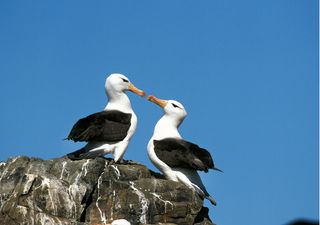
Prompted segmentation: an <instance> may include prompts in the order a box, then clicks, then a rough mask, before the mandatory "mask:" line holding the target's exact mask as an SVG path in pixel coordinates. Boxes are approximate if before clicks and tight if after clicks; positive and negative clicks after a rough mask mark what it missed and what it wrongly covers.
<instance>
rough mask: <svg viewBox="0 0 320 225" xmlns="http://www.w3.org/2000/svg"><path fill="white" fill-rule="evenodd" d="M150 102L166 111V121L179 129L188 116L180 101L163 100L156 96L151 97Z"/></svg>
mask: <svg viewBox="0 0 320 225" xmlns="http://www.w3.org/2000/svg"><path fill="white" fill-rule="evenodd" d="M148 100H149V101H151V102H153V103H155V104H157V105H159V106H160V107H161V108H162V109H163V111H164V115H163V118H164V120H165V121H168V122H169V123H171V124H172V125H174V126H175V127H177V128H178V127H179V126H180V124H181V123H182V122H183V120H184V118H185V117H186V116H187V111H186V110H185V108H184V106H183V105H182V104H181V103H180V102H178V101H175V100H163V99H159V98H157V97H155V96H149V97H148Z"/></svg>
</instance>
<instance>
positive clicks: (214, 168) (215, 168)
mask: <svg viewBox="0 0 320 225" xmlns="http://www.w3.org/2000/svg"><path fill="white" fill-rule="evenodd" d="M212 169H213V170H216V171H219V172H221V173H223V171H222V170H220V169H218V168H217V167H213V168H212Z"/></svg>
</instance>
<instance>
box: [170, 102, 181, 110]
mask: <svg viewBox="0 0 320 225" xmlns="http://www.w3.org/2000/svg"><path fill="white" fill-rule="evenodd" d="M171 104H172V105H173V107H175V108H179V109H180V107H179V106H177V105H176V104H174V103H171Z"/></svg>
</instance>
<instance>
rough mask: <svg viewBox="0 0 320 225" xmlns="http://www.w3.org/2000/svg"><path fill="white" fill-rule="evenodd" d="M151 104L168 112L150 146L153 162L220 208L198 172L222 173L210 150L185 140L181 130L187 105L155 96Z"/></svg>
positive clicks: (149, 151)
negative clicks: (179, 129)
mask: <svg viewBox="0 0 320 225" xmlns="http://www.w3.org/2000/svg"><path fill="white" fill-rule="evenodd" d="M148 100H149V101H151V102H154V103H156V104H157V105H159V106H160V107H161V108H163V110H164V115H163V116H162V117H161V119H160V120H159V121H158V122H157V124H156V126H155V128H154V133H153V136H152V137H151V139H150V141H149V143H148V147H147V148H148V156H149V158H150V160H151V161H152V163H153V164H154V165H155V166H156V167H157V168H158V169H159V170H160V171H161V172H162V173H163V174H164V175H165V176H166V178H167V179H169V180H173V181H177V182H182V183H184V184H185V185H187V186H188V187H190V188H192V189H194V190H195V191H196V192H197V193H198V194H199V195H200V196H201V197H202V198H206V199H208V200H209V201H210V202H211V203H212V204H213V205H216V201H215V200H214V199H213V198H212V197H211V196H210V194H209V193H208V192H207V190H206V188H205V186H204V185H203V183H202V181H201V178H200V176H199V174H198V172H197V170H200V171H204V172H208V170H209V169H214V170H218V171H221V170H219V169H217V168H216V167H215V166H214V163H213V159H212V157H211V155H210V153H209V152H208V151H207V150H206V149H203V148H200V147H199V146H198V145H196V144H193V143H191V142H189V141H186V140H184V139H183V138H182V137H181V135H180V133H179V131H178V128H179V126H180V124H181V123H182V121H183V120H184V118H185V117H186V116H187V112H186V110H185V109H184V107H183V105H182V104H181V103H180V102H177V101H174V100H162V99H158V98H156V97H154V96H149V97H148Z"/></svg>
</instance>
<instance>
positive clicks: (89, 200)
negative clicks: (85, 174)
mask: <svg viewBox="0 0 320 225" xmlns="http://www.w3.org/2000/svg"><path fill="white" fill-rule="evenodd" d="M97 185H98V183H96V185H95V186H94V187H93V189H92V191H91V192H90V194H89V196H88V198H87V199H86V201H84V202H81V204H85V206H84V209H83V211H82V213H81V216H80V221H79V222H86V213H87V209H88V207H89V206H90V205H91V203H92V202H93V193H94V192H95V190H96V188H97ZM84 199H85V198H83V200H84Z"/></svg>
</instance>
